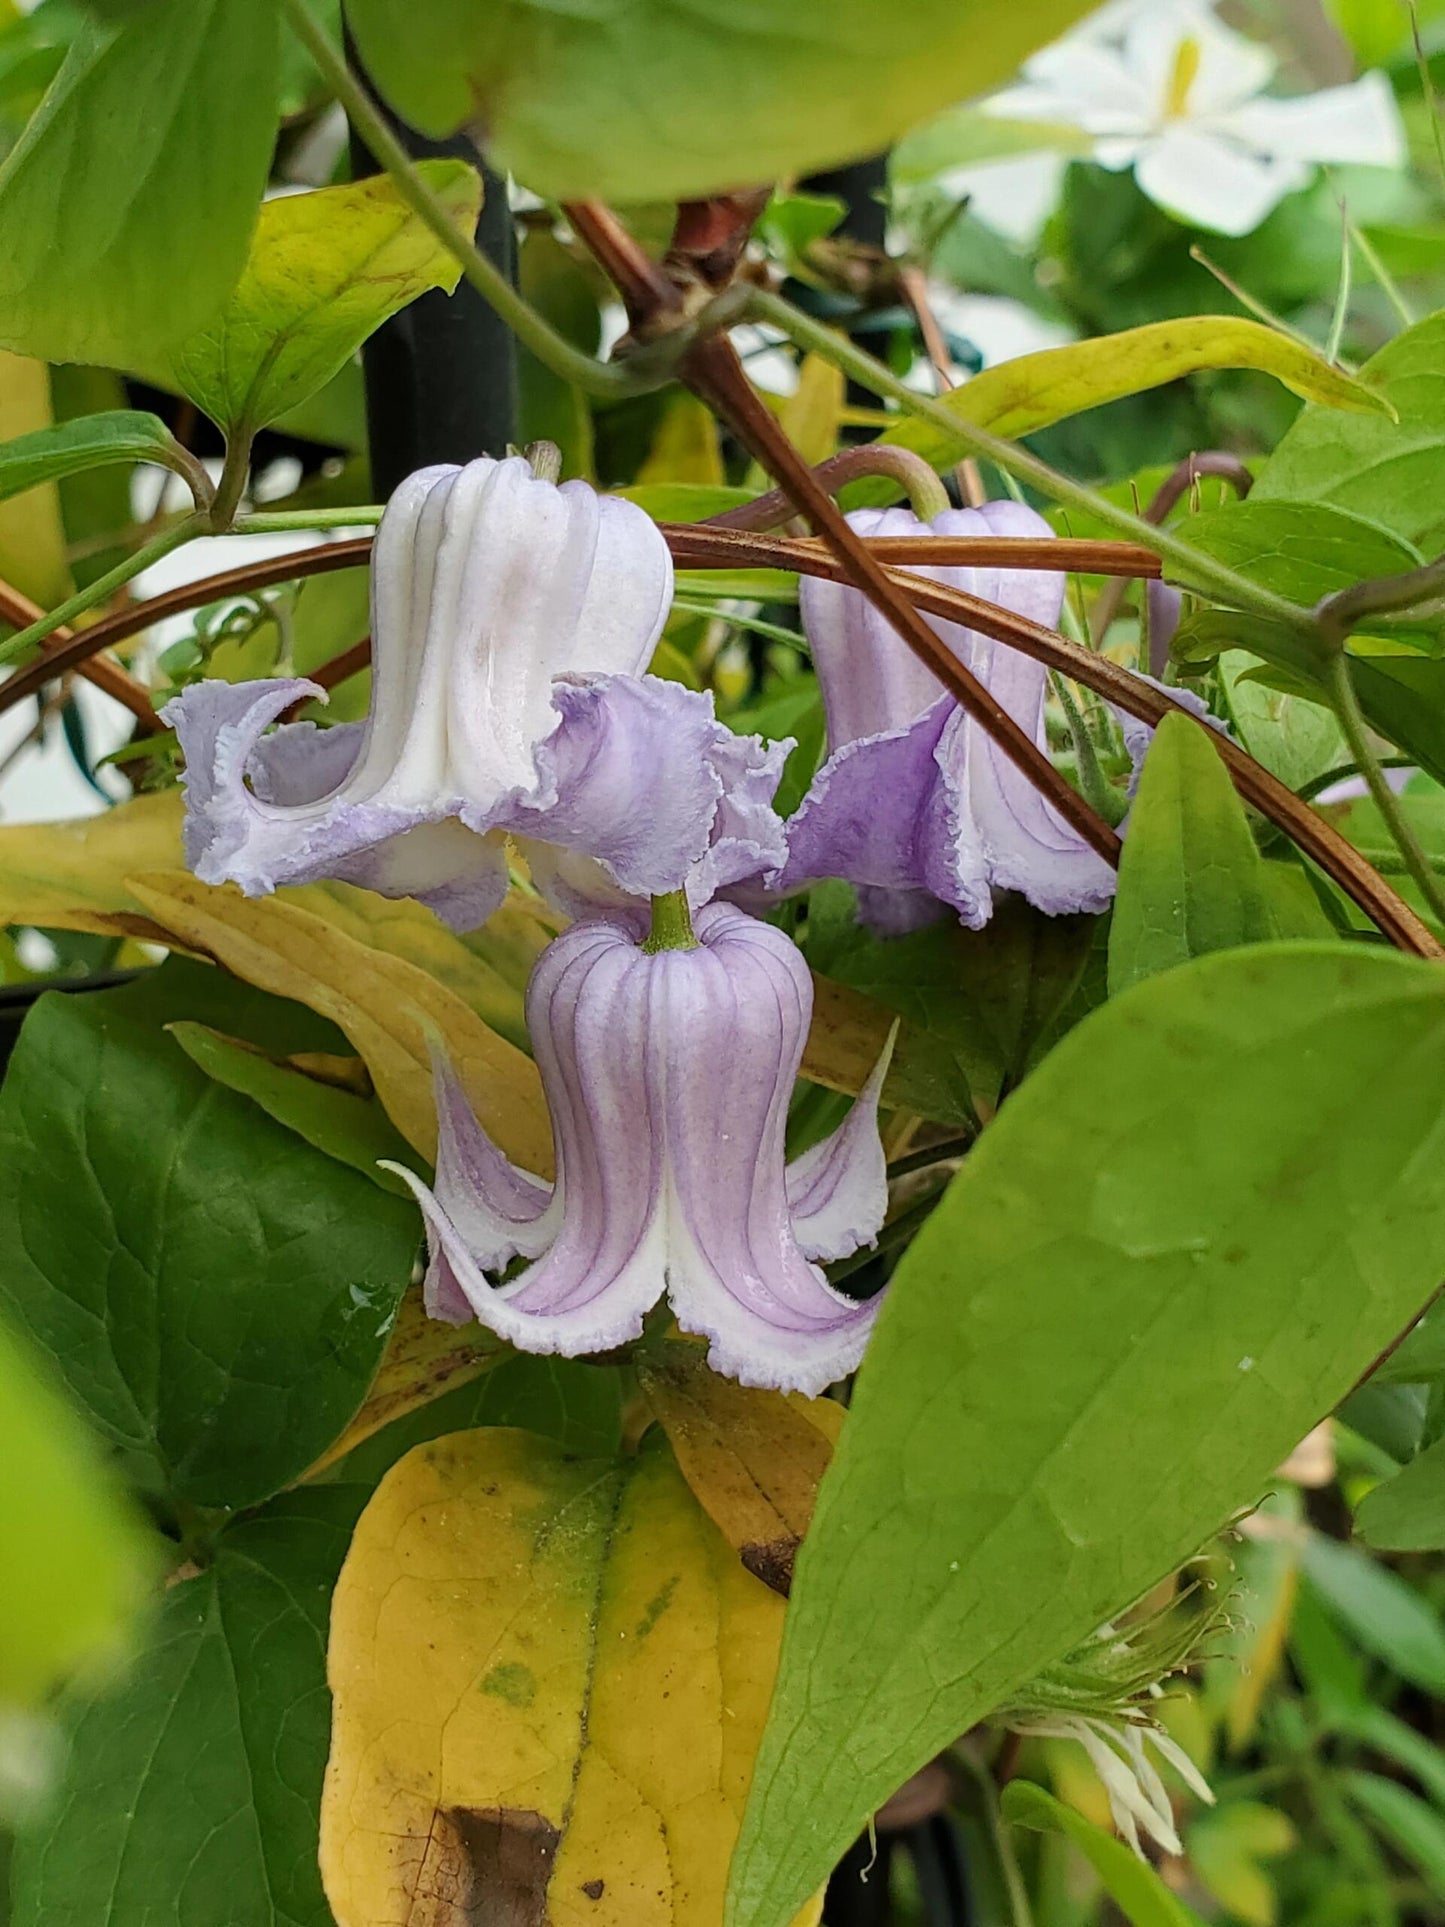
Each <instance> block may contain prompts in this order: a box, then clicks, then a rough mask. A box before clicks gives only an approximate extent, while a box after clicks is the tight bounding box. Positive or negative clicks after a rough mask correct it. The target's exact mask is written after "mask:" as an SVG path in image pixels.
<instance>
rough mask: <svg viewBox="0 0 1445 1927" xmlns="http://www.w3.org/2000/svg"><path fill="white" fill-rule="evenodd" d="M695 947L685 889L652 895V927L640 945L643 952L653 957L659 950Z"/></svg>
mask: <svg viewBox="0 0 1445 1927" xmlns="http://www.w3.org/2000/svg"><path fill="white" fill-rule="evenodd" d="M697 947H698V943H697V938H696V937H695V936H694V935H693V934H692V917H691V915H690V914H689V911H688V907H687V892H686V890H670V891H669V892H668V893H667V895H666V896H665V897H654V898H653V899H652V928H651V929H650V930H649V931H648V933H647V938H646V941H645V942H644V943H643V946H642V948H643V951H644V953H645V954H646V955H647V956H649V957H655V956H656V955H657V954H658V952H659V951H660V950H696V949H697Z"/></svg>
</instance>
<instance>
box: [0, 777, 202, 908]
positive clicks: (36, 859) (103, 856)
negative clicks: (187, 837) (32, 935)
mask: <svg viewBox="0 0 1445 1927" xmlns="http://www.w3.org/2000/svg"><path fill="white" fill-rule="evenodd" d="M180 860H181V798H180V792H179V791H178V790H168V791H166V792H165V793H164V794H163V795H160V796H137V797H135V798H133V799H132V801H130V802H129V803H121V804H119V805H117V807H116V808H115V809H113V810H107V811H106V812H105V814H104V815H103V816H86V817H82V818H81V819H80V820H79V821H78V822H74V823H20V824H15V825H13V826H7V827H3V828H0V924H10V923H21V924H38V925H39V926H40V927H41V928H42V929H46V930H93V931H97V932H99V933H100V934H101V935H103V936H133V937H149V938H153V939H155V940H157V941H164V932H163V931H160V930H158V929H157V927H156V925H155V924H154V923H153V922H152V921H151V919H150V918H149V917H148V916H147V915H146V914H145V912H144V911H143V910H142V908H141V906H140V904H139V903H137V901H136V900H135V898H134V897H133V896H132V895H131V893H130V891H129V890H128V889H127V888H126V884H125V879H126V877H127V876H128V875H129V874H130V873H131V871H133V870H158V869H168V868H170V867H171V866H172V865H173V864H178V863H179V862H180Z"/></svg>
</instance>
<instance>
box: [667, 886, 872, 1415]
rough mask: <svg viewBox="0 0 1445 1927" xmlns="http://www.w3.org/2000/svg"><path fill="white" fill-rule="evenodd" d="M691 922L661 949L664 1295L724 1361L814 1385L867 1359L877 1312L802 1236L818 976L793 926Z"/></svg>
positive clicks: (726, 911) (702, 918)
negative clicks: (796, 1096)
mask: <svg viewBox="0 0 1445 1927" xmlns="http://www.w3.org/2000/svg"><path fill="white" fill-rule="evenodd" d="M695 928H696V930H697V934H698V937H699V939H700V942H701V947H700V948H699V949H697V950H692V951H664V952H662V953H661V954H660V955H658V956H657V957H654V958H653V959H651V964H652V975H653V978H654V981H655V984H656V988H655V991H654V996H655V997H656V1000H657V1004H658V1007H659V1009H660V1011H661V1012H662V1013H665V1014H664V1015H663V1016H662V1017H661V1019H660V1022H661V1026H662V1028H663V1030H664V1031H665V1037H666V1050H667V1055H668V1059H669V1062H668V1064H667V1074H666V1077H665V1079H664V1080H663V1082H662V1088H661V1091H660V1093H659V1095H660V1097H661V1100H662V1106H663V1115H664V1118H665V1129H666V1137H667V1147H668V1159H669V1164H670V1168H671V1175H672V1182H673V1188H674V1198H675V1204H674V1209H673V1223H672V1236H671V1239H670V1242H669V1252H668V1295H669V1298H670V1300H671V1303H672V1307H673V1310H674V1311H675V1313H676V1314H677V1320H678V1323H679V1325H681V1326H682V1328H683V1330H684V1331H691V1332H697V1333H700V1334H702V1335H704V1336H706V1337H707V1338H708V1339H709V1340H710V1348H709V1352H708V1359H709V1363H710V1364H711V1365H712V1367H713V1369H714V1370H715V1371H719V1372H724V1373H726V1374H727V1375H728V1376H729V1377H733V1378H737V1379H739V1380H741V1382H742V1383H743V1384H745V1385H769V1386H774V1387H777V1388H778V1389H780V1390H784V1391H801V1392H806V1393H808V1394H810V1395H814V1394H816V1393H818V1392H820V1391H822V1390H823V1388H824V1387H825V1386H827V1385H830V1384H832V1383H833V1382H834V1381H835V1380H836V1379H838V1378H841V1377H843V1376H845V1375H846V1374H847V1373H848V1372H850V1371H852V1370H853V1369H854V1367H855V1366H856V1365H857V1364H858V1361H859V1360H860V1359H861V1357H862V1355H863V1350H864V1347H865V1346H866V1344H867V1341H868V1334H869V1332H870V1331H871V1329H872V1326H873V1321H874V1318H875V1317H876V1315H877V1310H878V1306H877V1303H876V1301H875V1302H873V1303H870V1304H866V1305H859V1304H858V1303H856V1302H855V1301H854V1300H852V1299H849V1298H846V1297H844V1296H843V1295H842V1294H841V1293H839V1292H836V1291H834V1290H833V1288H832V1287H831V1286H830V1285H829V1284H828V1282H827V1280H826V1279H825V1278H824V1276H823V1274H822V1272H821V1271H819V1269H818V1268H817V1266H816V1265H814V1264H811V1263H810V1262H809V1261H808V1260H807V1259H806V1258H805V1257H804V1255H803V1253H802V1251H801V1250H800V1249H799V1247H798V1243H797V1240H796V1238H795V1237H794V1235H793V1227H792V1220H791V1216H790V1213H789V1208H788V1198H787V1191H786V1179H785V1170H784V1157H783V1134H784V1130H785V1128H786V1124H787V1112H788V1101H789V1098H790V1096H791V1094H792V1088H793V1080H794V1078H795V1076H796V1074H797V1069H798V1064H799V1062H800V1060H801V1056H802V1049H803V1040H804V1038H805V1036H806V1034H807V1029H808V1021H809V1018H810V1015H811V1011H812V980H811V978H810V977H809V975H808V971H807V966H806V965H805V964H804V962H803V960H802V957H801V955H800V954H799V952H798V951H797V949H796V948H795V947H794V945H793V944H791V943H790V942H789V941H788V939H787V938H786V937H785V936H784V935H783V934H782V932H781V931H778V930H774V929H772V928H771V927H770V926H769V925H767V924H763V923H758V922H756V921H755V920H754V919H753V918H751V917H748V916H745V915H744V914H743V912H741V911H739V910H735V909H733V908H732V907H731V906H730V905H727V904H712V905H710V906H709V907H708V908H707V909H706V910H704V911H703V912H701V914H700V915H699V917H698V918H697V920H696V925H695Z"/></svg>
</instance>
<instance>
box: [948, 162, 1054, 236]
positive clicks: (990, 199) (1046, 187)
mask: <svg viewBox="0 0 1445 1927" xmlns="http://www.w3.org/2000/svg"><path fill="white" fill-rule="evenodd" d="M1067 166H1068V161H1067V159H1066V157H1065V156H1064V155H1062V154H1053V153H1047V152H1045V153H1039V154H1017V155H1013V156H1010V158H1009V159H1007V160H1000V161H987V162H980V163H979V164H978V165H977V166H974V167H954V168H950V169H949V170H948V172H947V173H946V174H943V175H941V176H940V177H939V185H940V186H941V187H942V188H944V189H945V190H946V191H947V192H948V193H949V194H952V195H954V196H956V197H957V198H959V199H962V198H963V196H964V195H967V196H968V211H969V213H970V214H973V215H976V216H977V217H978V219H979V220H980V221H982V222H983V224H984V226H985V227H988V228H992V229H993V231H994V233H995V234H1001V235H1002V236H1003V237H1004V239H1005V240H1006V241H1013V242H1014V243H1015V244H1016V245H1017V246H1019V247H1027V246H1029V245H1030V244H1031V243H1032V242H1034V241H1036V240H1037V239H1038V237H1039V234H1040V232H1041V231H1042V229H1043V225H1044V222H1045V221H1046V220H1047V219H1048V218H1049V216H1050V215H1051V214H1052V213H1053V211H1054V209H1055V207H1057V205H1058V200H1059V189H1060V187H1061V186H1062V185H1063V179H1064V170H1065V169H1066V168H1067Z"/></svg>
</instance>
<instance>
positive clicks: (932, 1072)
mask: <svg viewBox="0 0 1445 1927" xmlns="http://www.w3.org/2000/svg"><path fill="white" fill-rule="evenodd" d="M895 1021H896V1019H895V1017H894V1014H893V1012H892V1011H891V1010H888V1009H887V1008H886V1007H885V1006H884V1005H882V1004H880V1003H878V1002H876V1001H875V999H873V998H872V997H865V996H864V995H863V993H862V991H860V990H852V989H850V988H849V987H848V986H847V985H846V984H839V983H834V982H833V981H832V979H831V978H829V977H818V976H815V977H814V978H813V1024H812V1028H811V1030H810V1031H809V1032H808V1041H807V1044H806V1045H805V1046H804V1049H803V1062H802V1066H801V1072H802V1075H803V1076H804V1077H810V1078H811V1079H812V1080H813V1082H814V1083H815V1084H822V1085H823V1086H824V1087H825V1088H826V1089H828V1090H830V1091H844V1092H847V1093H850V1094H851V1093H854V1092H857V1091H861V1090H862V1088H863V1086H864V1084H865V1083H866V1082H867V1080H868V1073H869V1072H870V1071H871V1070H872V1068H873V1066H874V1065H875V1064H876V1063H877V1062H878V1059H879V1056H880V1054H881V1053H882V1050H883V1046H884V1045H885V1044H886V1043H887V1042H888V1033H889V1031H890V1030H891V1029H892V1027H893V1025H894V1023H895ZM969 1102H970V1100H969V1093H968V1087H967V1081H966V1080H965V1079H964V1078H963V1074H962V1072H961V1071H960V1070H959V1069H958V1067H957V1065H956V1063H954V1062H953V1061H952V1060H951V1058H950V1055H949V1052H948V1048H947V1046H946V1045H945V1044H943V1043H941V1042H940V1040H939V1039H938V1038H936V1037H934V1036H931V1035H930V1034H929V1033H928V1032H927V1031H923V1030H919V1029H918V1028H917V1026H916V1025H913V1024H903V1025H902V1026H901V1027H900V1029H899V1032H898V1043H897V1045H896V1047H895V1049H894V1052H893V1062H892V1064H891V1065H890V1067H889V1071H888V1077H887V1080H886V1081H885V1083H884V1085H883V1097H882V1104H883V1108H884V1109H885V1110H894V1111H912V1112H914V1113H915V1114H916V1115H917V1116H919V1117H928V1118H932V1119H934V1120H935V1122H937V1123H940V1124H960V1125H966V1124H968V1123H970V1122H971V1114H970V1110H969Z"/></svg>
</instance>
